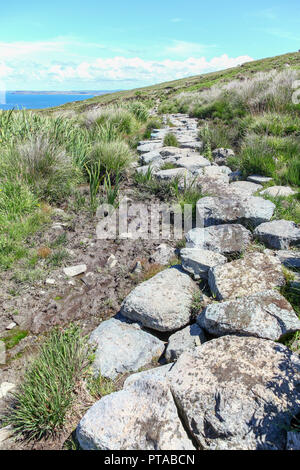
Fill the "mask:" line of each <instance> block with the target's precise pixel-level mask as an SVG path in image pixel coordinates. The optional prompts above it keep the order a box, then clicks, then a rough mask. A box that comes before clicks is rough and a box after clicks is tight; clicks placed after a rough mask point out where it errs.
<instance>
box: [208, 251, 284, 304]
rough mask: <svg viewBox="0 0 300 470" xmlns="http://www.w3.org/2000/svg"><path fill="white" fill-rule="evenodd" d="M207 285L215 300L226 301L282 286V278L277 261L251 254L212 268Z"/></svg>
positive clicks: (261, 255)
mask: <svg viewBox="0 0 300 470" xmlns="http://www.w3.org/2000/svg"><path fill="white" fill-rule="evenodd" d="M208 283H209V286H210V288H211V291H212V293H213V295H215V296H216V297H217V299H219V300H226V299H231V298H237V297H242V296H244V295H250V294H255V293H256V292H262V291H264V290H269V289H273V288H274V287H280V286H284V284H285V278H284V275H283V272H282V268H281V263H280V260H279V259H277V258H276V257H275V256H271V255H267V254H264V253H258V252H254V253H250V254H248V255H247V256H245V257H244V258H241V259H238V260H235V261H231V263H227V264H224V265H220V266H216V267H215V268H212V269H211V270H210V271H209V273H208Z"/></svg>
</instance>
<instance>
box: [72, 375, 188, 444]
mask: <svg viewBox="0 0 300 470" xmlns="http://www.w3.org/2000/svg"><path fill="white" fill-rule="evenodd" d="M76 435H77V439H78V441H79V444H80V447H81V448H82V449H84V450H152V451H153V450H155V451H157V450H193V449H195V448H194V446H193V444H192V442H191V440H190V439H189V438H188V436H187V434H186V431H185V429H184V427H183V425H182V423H181V421H180V419H179V416H178V412H177V408H176V405H175V403H174V400H173V397H172V394H171V391H170V389H169V386H168V384H167V382H166V380H165V379H164V378H163V376H162V377H161V378H160V379H159V377H157V376H156V377H155V378H154V379H152V380H151V377H149V375H148V377H147V376H146V377H145V376H144V377H141V378H137V379H136V380H134V381H133V382H132V383H131V384H130V385H128V386H126V389H124V390H122V391H120V392H116V393H112V394H110V395H107V396H105V397H103V398H102V399H101V400H99V401H98V402H97V403H95V404H94V405H93V406H92V407H91V408H90V409H89V410H88V412H87V413H86V414H85V415H84V417H83V418H82V419H81V421H80V423H79V425H78V427H77V431H76Z"/></svg>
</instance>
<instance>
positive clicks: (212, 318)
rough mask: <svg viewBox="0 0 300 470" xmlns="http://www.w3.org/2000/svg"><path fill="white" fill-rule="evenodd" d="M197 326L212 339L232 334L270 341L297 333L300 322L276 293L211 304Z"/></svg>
mask: <svg viewBox="0 0 300 470" xmlns="http://www.w3.org/2000/svg"><path fill="white" fill-rule="evenodd" d="M197 322H198V323H199V325H200V326H201V327H202V328H204V329H205V330H206V331H208V332H209V333H210V334H212V335H214V336H224V335H232V334H233V335H238V336H255V337H258V338H265V339H271V340H273V341H278V340H279V339H280V338H282V337H283V336H284V335H286V334H287V333H294V332H296V331H297V330H300V320H299V319H298V317H297V315H296V313H295V312H294V310H293V307H292V306H291V305H290V304H289V302H288V301H287V300H286V299H285V298H284V297H283V296H282V295H280V293H279V292H277V291H276V290H268V291H265V292H259V293H257V294H254V295H250V296H247V297H242V298H240V299H238V300H231V301H227V302H219V303H213V304H210V305H208V307H206V308H205V309H204V310H203V312H202V313H201V314H200V315H199V316H198V318H197Z"/></svg>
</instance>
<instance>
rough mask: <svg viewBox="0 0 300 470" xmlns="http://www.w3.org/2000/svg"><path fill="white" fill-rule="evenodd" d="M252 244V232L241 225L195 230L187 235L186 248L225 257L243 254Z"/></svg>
mask: <svg viewBox="0 0 300 470" xmlns="http://www.w3.org/2000/svg"><path fill="white" fill-rule="evenodd" d="M250 242H251V232H250V231H249V230H247V229H246V228H245V227H243V226H242V225H240V224H236V225H235V224H224V225H215V226H212V227H206V228H194V229H192V230H190V231H189V232H188V233H187V234H186V247H187V248H199V249H201V250H211V251H214V252H216V253H221V254H224V255H232V254H234V253H241V252H242V251H244V250H245V248H246V247H247V246H248V245H249V243H250Z"/></svg>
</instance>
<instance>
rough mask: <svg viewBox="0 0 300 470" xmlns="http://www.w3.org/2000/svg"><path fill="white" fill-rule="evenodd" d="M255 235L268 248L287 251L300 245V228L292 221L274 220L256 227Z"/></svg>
mask: <svg viewBox="0 0 300 470" xmlns="http://www.w3.org/2000/svg"><path fill="white" fill-rule="evenodd" d="M254 235H255V237H256V238H258V239H259V240H260V241H262V242H263V243H265V244H266V245H267V246H268V247H270V248H274V249H276V250H287V249H288V248H289V247H290V246H293V245H300V228H299V227H298V226H297V225H296V224H295V223H294V222H291V221H290V220H272V222H266V223H264V224H261V225H259V226H258V227H256V229H255V231H254Z"/></svg>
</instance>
